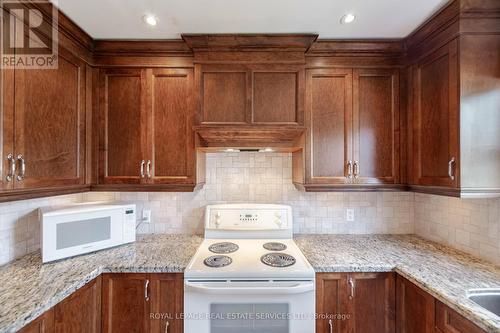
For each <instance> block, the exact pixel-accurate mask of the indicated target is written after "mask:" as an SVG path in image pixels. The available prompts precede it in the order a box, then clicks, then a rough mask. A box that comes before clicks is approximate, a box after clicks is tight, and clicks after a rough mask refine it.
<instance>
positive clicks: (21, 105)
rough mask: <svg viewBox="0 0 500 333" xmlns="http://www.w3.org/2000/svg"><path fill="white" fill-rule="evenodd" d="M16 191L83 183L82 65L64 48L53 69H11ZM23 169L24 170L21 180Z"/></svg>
mask: <svg viewBox="0 0 500 333" xmlns="http://www.w3.org/2000/svg"><path fill="white" fill-rule="evenodd" d="M14 75H15V119H14V132H15V143H14V145H15V153H14V154H15V157H16V159H18V161H17V164H18V165H17V168H18V171H17V174H18V175H20V176H21V177H20V178H18V179H16V181H15V185H14V187H15V188H37V187H49V186H66V185H80V184H84V182H85V171H84V170H85V169H84V168H85V137H86V136H85V91H86V89H85V84H86V80H85V64H84V63H83V62H82V61H81V60H80V59H78V58H76V57H75V56H73V55H72V54H71V53H69V52H68V51H65V50H64V49H63V48H60V50H59V64H58V68H57V69H56V70H50V69H25V70H23V69H16V70H15V74H14ZM22 164H24V165H25V167H24V168H25V173H24V177H22V173H23V171H22Z"/></svg>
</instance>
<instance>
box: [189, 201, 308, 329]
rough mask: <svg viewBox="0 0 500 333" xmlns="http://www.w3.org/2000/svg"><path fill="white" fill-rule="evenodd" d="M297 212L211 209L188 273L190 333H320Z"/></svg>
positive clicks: (287, 208)
mask: <svg viewBox="0 0 500 333" xmlns="http://www.w3.org/2000/svg"><path fill="white" fill-rule="evenodd" d="M292 236H293V228H292V211H291V207H290V206H284V205H267V204H231V205H209V206H207V208H206V212H205V240H204V241H203V242H202V244H201V245H200V247H199V248H198V251H197V252H196V254H195V255H194V257H193V258H192V259H191V262H190V263H189V265H188V267H187V269H186V270H185V272H184V315H185V318H184V332H185V333H229V332H238V333H309V332H310V333H313V332H314V326H315V280H314V277H315V273H314V270H313V268H312V267H311V265H310V264H309V263H308V262H307V260H306V258H305V257H304V255H303V254H302V252H301V251H300V249H299V248H298V247H297V245H296V244H295V242H294V241H293V239H292Z"/></svg>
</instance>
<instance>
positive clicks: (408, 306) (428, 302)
mask: <svg viewBox="0 0 500 333" xmlns="http://www.w3.org/2000/svg"><path fill="white" fill-rule="evenodd" d="M396 295H397V297H396V308H397V313H396V326H397V331H398V333H432V332H434V309H435V301H434V297H432V296H431V295H429V294H428V293H426V292H425V291H423V290H422V289H420V288H419V287H417V286H416V285H414V284H413V283H411V282H410V281H408V280H406V279H405V278H402V277H400V276H398V277H397V279H396Z"/></svg>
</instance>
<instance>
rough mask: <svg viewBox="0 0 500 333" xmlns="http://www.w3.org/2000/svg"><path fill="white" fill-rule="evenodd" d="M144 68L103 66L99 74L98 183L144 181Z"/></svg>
mask: <svg viewBox="0 0 500 333" xmlns="http://www.w3.org/2000/svg"><path fill="white" fill-rule="evenodd" d="M145 103H146V71H145V70H144V69H135V68H134V69H102V70H101V71H100V78H99V107H100V109H99V110H100V112H99V116H100V121H99V124H100V134H99V137H100V147H99V148H100V159H99V183H100V184H141V183H144V182H145V181H146V178H145V175H146V150H147V134H146V133H147V110H146V104H145Z"/></svg>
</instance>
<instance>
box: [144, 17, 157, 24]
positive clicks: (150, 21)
mask: <svg viewBox="0 0 500 333" xmlns="http://www.w3.org/2000/svg"><path fill="white" fill-rule="evenodd" d="M142 19H143V20H144V22H146V23H147V24H149V25H151V26H155V25H157V24H158V19H157V18H156V16H154V15H144V17H143V18H142Z"/></svg>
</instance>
